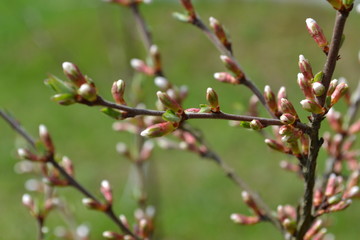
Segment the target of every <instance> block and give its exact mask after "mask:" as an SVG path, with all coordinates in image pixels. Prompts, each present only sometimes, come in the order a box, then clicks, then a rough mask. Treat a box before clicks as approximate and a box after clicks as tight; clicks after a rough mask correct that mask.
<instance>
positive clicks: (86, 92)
mask: <svg viewBox="0 0 360 240" xmlns="http://www.w3.org/2000/svg"><path fill="white" fill-rule="evenodd" d="M78 94H79V95H80V96H81V97H82V98H84V99H85V100H87V101H89V102H94V101H95V100H96V99H97V90H96V88H95V87H94V86H91V85H90V84H89V83H84V84H82V85H81V86H80V88H79V89H78Z"/></svg>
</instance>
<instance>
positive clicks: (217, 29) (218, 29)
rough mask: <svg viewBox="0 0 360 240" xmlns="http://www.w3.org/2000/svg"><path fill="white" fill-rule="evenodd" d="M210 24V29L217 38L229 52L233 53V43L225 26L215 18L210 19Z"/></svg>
mask: <svg viewBox="0 0 360 240" xmlns="http://www.w3.org/2000/svg"><path fill="white" fill-rule="evenodd" d="M209 22H210V27H211V28H212V29H213V30H214V33H215V35H216V37H217V38H218V39H219V40H220V42H221V43H222V44H223V45H224V46H225V47H226V48H227V49H228V50H229V51H231V43H230V41H229V39H228V37H227V36H226V33H225V30H224V28H223V26H222V25H221V24H220V22H219V21H218V20H217V19H216V18H214V17H210V18H209Z"/></svg>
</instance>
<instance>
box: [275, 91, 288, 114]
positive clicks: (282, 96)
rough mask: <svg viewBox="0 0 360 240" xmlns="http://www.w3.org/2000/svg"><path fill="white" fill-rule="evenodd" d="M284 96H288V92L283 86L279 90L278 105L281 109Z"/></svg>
mask: <svg viewBox="0 0 360 240" xmlns="http://www.w3.org/2000/svg"><path fill="white" fill-rule="evenodd" d="M282 98H287V94H286V88H285V87H281V88H280V89H279V91H278V94H277V105H278V109H279V110H281V99H282Z"/></svg>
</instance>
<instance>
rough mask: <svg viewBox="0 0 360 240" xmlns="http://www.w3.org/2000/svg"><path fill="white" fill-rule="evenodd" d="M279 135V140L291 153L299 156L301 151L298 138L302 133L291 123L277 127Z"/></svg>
mask: <svg viewBox="0 0 360 240" xmlns="http://www.w3.org/2000/svg"><path fill="white" fill-rule="evenodd" d="M279 135H280V136H281V141H282V142H283V143H284V144H286V145H287V146H288V147H289V148H290V150H291V153H292V154H293V155H294V156H296V157H301V155H302V153H301V150H300V148H299V141H298V140H299V138H300V137H301V135H303V133H302V132H301V131H300V130H298V129H296V128H295V127H293V126H292V125H283V126H281V127H280V128H279Z"/></svg>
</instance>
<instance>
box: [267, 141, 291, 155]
mask: <svg viewBox="0 0 360 240" xmlns="http://www.w3.org/2000/svg"><path fill="white" fill-rule="evenodd" d="M265 143H266V144H267V145H268V146H269V147H270V148H272V149H274V150H276V151H279V152H286V149H285V147H284V145H283V144H282V143H278V142H277V141H275V140H273V139H265Z"/></svg>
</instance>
